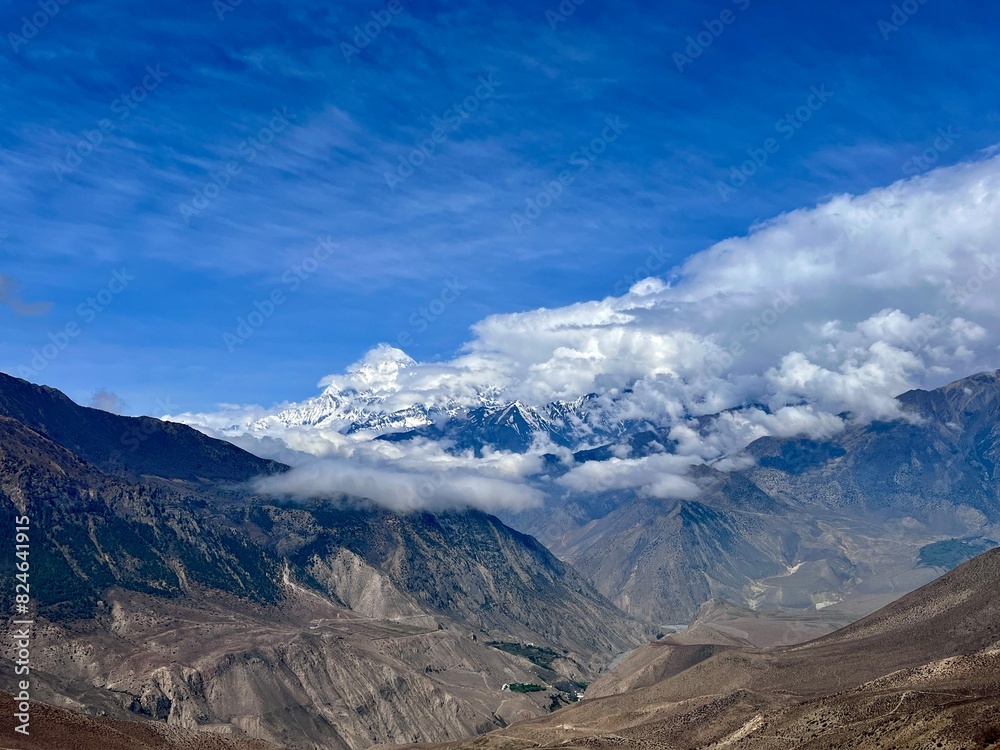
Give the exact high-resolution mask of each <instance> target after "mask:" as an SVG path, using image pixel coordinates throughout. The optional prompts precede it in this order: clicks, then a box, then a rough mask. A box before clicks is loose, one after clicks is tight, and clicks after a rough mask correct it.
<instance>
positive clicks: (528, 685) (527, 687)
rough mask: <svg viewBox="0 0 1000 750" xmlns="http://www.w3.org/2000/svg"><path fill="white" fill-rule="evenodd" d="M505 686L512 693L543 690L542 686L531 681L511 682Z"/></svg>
mask: <svg viewBox="0 0 1000 750" xmlns="http://www.w3.org/2000/svg"><path fill="white" fill-rule="evenodd" d="M507 687H508V688H509V689H510V692H512V693H540V692H542V691H543V690H545V688H544V687H542V686H541V685H536V684H535V683H533V682H512V683H510V685H508V686H507Z"/></svg>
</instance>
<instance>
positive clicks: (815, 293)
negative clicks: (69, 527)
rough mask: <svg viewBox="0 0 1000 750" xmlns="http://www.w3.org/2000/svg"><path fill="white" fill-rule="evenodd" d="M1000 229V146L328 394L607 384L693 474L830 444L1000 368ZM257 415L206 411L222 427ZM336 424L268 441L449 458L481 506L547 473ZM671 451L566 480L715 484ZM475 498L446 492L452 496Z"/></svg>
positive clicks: (333, 474) (669, 487) (330, 476)
mask: <svg viewBox="0 0 1000 750" xmlns="http://www.w3.org/2000/svg"><path fill="white" fill-rule="evenodd" d="M998 236H1000V157H992V158H989V159H985V160H983V161H978V162H972V163H967V164H961V165H958V166H955V167H949V168H944V169H939V170H936V171H934V172H931V173H928V174H927V175H924V176H921V177H917V178H913V179H909V180H906V181H901V182H899V183H896V184H895V185H893V186H890V187H888V188H885V189H881V190H875V191H872V192H870V193H868V194H866V195H862V196H849V195H841V196H836V197H834V198H832V199H830V200H829V201H828V202H826V203H824V204H822V205H820V206H817V207H814V208H809V209H800V210H797V211H792V212H790V213H787V214H783V215H781V216H778V217H776V218H774V219H773V220H771V221H768V222H766V223H764V224H761V225H757V226H755V227H753V229H752V230H751V232H750V233H749V234H748V235H747V236H744V237H734V238H730V239H726V240H724V241H722V242H719V243H718V244H716V245H714V246H712V247H710V248H708V249H707V250H705V251H703V252H701V253H698V254H696V255H694V256H692V257H691V258H689V259H688V260H687V261H686V262H685V263H684V264H682V265H681V266H680V267H678V268H676V269H673V270H672V271H671V272H670V273H669V274H668V275H667V276H666V277H665V278H667V279H669V282H667V281H664V280H663V279H658V278H654V279H647V280H645V281H639V282H637V283H636V284H634V285H633V286H632V288H631V289H630V290H629V292H628V293H626V294H624V295H623V296H621V297H608V298H606V299H603V300H595V301H589V302H580V303H578V304H574V305H569V306H566V307H561V308H557V309H539V310H532V311H529V312H521V313H513V314H504V315H492V316H490V317H488V318H486V319H484V320H482V321H480V322H479V323H477V324H476V325H475V326H473V328H472V338H471V340H470V341H469V342H468V343H467V344H466V345H465V346H464V347H463V350H462V351H461V353H460V355H459V356H457V357H456V358H454V359H452V360H451V361H446V362H434V363H418V362H414V361H413V360H411V359H409V358H408V357H407V356H406V355H405V354H404V353H403V352H401V351H399V350H398V349H394V348H392V347H387V346H381V347H377V348H376V349H374V350H372V351H371V352H369V354H368V355H367V356H366V357H365V358H364V359H362V360H361V361H360V362H359V363H358V364H357V365H355V366H354V367H352V368H350V369H349V371H348V372H347V373H344V374H342V375H334V376H329V377H327V378H324V379H323V381H322V383H321V385H323V386H325V387H327V391H326V394H325V396H326V397H327V398H328V400H329V399H331V398H332V399H338V398H340V399H346V400H347V401H349V402H350V403H349V406H351V407H352V408H353V407H357V408H360V409H361V410H362V411H366V412H370V411H386V412H388V411H395V410H400V409H407V408H410V407H413V406H414V405H415V404H416V405H419V404H425V405H427V404H434V405H438V406H451V407H455V406H457V405H460V404H473V403H477V402H478V400H479V399H480V397H481V395H482V394H483V393H484V392H490V393H494V394H497V395H499V396H501V397H502V398H505V399H509V400H513V399H515V398H517V399H520V400H522V401H524V402H527V403H530V404H535V405H540V404H544V403H547V402H550V401H553V400H556V399H573V398H576V397H579V396H583V395H584V394H588V393H594V392H596V393H599V394H605V395H606V396H607V397H608V398H607V399H605V401H604V402H602V403H600V404H598V406H599V407H600V408H604V409H606V410H608V411H609V414H608V417H609V418H614V419H625V418H646V419H651V420H654V421H658V422H659V423H661V424H664V425H670V426H671V427H672V432H671V438H672V439H673V440H675V441H676V442H677V445H678V448H677V451H678V453H679V454H681V459H680V460H681V461H682V462H683V461H686V462H687V464H686V465H690V464H691V463H698V462H703V461H712V460H716V459H718V458H719V457H721V456H725V455H730V454H732V453H733V452H735V451H738V450H739V449H740V448H741V447H743V446H745V445H746V444H747V443H748V442H750V441H751V440H753V439H755V438H757V437H760V436H762V435H768V434H770V435H780V436H792V435H799V434H802V435H812V436H818V437H831V436H833V435H836V434H837V433H838V432H839V431H841V430H842V429H843V428H844V424H845V423H844V419H843V418H841V417H840V416H838V415H840V414H842V413H844V412H848V413H849V414H850V415H851V418H853V419H860V420H870V419H876V418H891V417H893V416H898V415H899V411H898V403H897V402H896V401H895V400H894V398H893V397H894V396H895V395H897V394H899V393H900V392H903V391H905V390H908V389H910V388H913V387H933V386H937V385H940V384H942V383H943V382H946V381H947V380H949V379H952V378H957V377H961V376H964V375H967V374H970V373H971V372H975V371H978V370H986V369H995V368H996V367H997V356H998V355H997V351H998V346H1000V325H998V322H1000V320H998V319H1000V295H998V294H997V293H996V289H997V278H998V273H1000V251H998V249H997V247H996V237H998ZM626 389H628V390H627V392H626ZM359 399H360V400H359ZM359 404H360V406H358V405H359ZM754 404H756V405H760V406H759V407H753V406H748V405H754ZM312 406H315V404H313V405H312ZM740 406H747V408H742V409H740V410H739V411H736V412H731V413H727V414H725V415H723V416H722V417H720V418H718V419H716V420H715V421H714V423H712V426H711V428H708V429H706V428H705V427H704V426H701V427H699V426H698V425H696V424H695V423H693V422H692V421H690V420H691V418H692V417H696V416H699V415H711V414H716V413H718V412H721V411H723V410H726V409H730V408H733V407H740ZM303 408H311V407H310V405H303ZM254 412H255V410H254V409H250V410H248V413H254ZM345 413H346V412H345ZM352 413H353V412H352ZM238 414H239V412H238V410H237V411H234V410H232V409H229V410H227V411H225V413H224V415H211V416H206V415H201V416H196V415H194V416H193V415H188V421H193V422H198V421H200V422H202V423H203V424H207V425H209V426H213V427H216V428H217V429H221V425H222V424H223V423H226V422H229V423H230V424H234V422H232V420H233V419H234V418H235V415H238ZM346 418H347V417H345V419H346ZM338 425H339V426H338ZM328 427H329V429H316V428H315V427H303V428H302V429H297V428H296V429H285V428H282V429H280V430H276V431H275V429H276V428H274V425H273V424H270V425H269V426H268V428H267V430H266V432H268V434H274V435H276V436H278V437H280V438H281V439H282V440H284V441H285V442H286V443H287V444H288V445H289V446H290V447H292V448H294V449H296V450H301V451H305V452H307V453H310V454H314V455H327V456H336V457H338V460H339V459H342V458H344V457H348V458H354V459H356V458H358V457H361V456H363V457H365V460H369V461H373V462H378V465H379V466H381V467H383V468H384V469H385V472H386V473H384V476H385V477H387V478H384V479H376V480H374V481H375V485H374V486H375V487H376V489H378V492H379V493H380V494H383V495H386V496H392V495H393V493H394V492H395V489H393V487H394V485H393V486H389V485H392V484H393V482H396V481H399V482H403V479H401V478H398V477H395V475H394V474H393V473H392V472H395V471H400V472H405V473H406V474H407V475H408V476H409V475H412V476H417V477H423V476H425V475H426V472H427V464H426V463H425V462H426V461H427V460H429V459H432V460H433V461H434V462H436V463H435V470H437V469H438V468H440V469H441V470H442V471H444V473H446V474H450V475H451V476H452V477H453V478H454V482H457V483H458V485H461V486H462V487H463V490H464V491H465V492H466V493H467V494H468V496H469V497H470V498H474V500H473V501H470V502H475V503H482V504H484V505H483V506H482V507H488V506H489V504H490V503H497V504H499V505H500V506H501V507H512V506H511V505H510V504H511V503H514V504H516V503H517V502H521V500H519V499H517V498H516V497H514V496H512V495H507V494H506V492H507V490H506V489H503V490H501V489H500V487H499V485H494V483H496V482H500V483H517V482H521V481H522V479H521V478H523V477H528V476H531V475H532V472H533V470H534V469H535V468H537V466H534V465H532V466H529V464H531V463H532V462H535V463H537V455H533V456H529V457H518V458H516V459H515V458H510V457H504V456H499V457H498V456H496V455H494V456H489V457H486V458H483V459H473V458H472V457H454V456H450V454H447V453H446V452H445V451H443V450H442V449H441V446H432V447H428V446H427V445H421V444H419V443H417V442H411V443H406V444H399V443H393V444H389V443H381V444H376V443H372V442H368V437H369V436H365V435H360V436H359V435H353V436H348V435H342V434H340V432H339V431H338V430H339V429H340V428H341V427H342V424H341V423H337V424H332V423H331V424H330V425H328ZM564 458H565V457H564ZM671 459H672V457H662V456H654V457H650V458H648V459H628V458H624V459H623V458H616V459H614V460H611V461H607V462H604V463H603V464H600V465H597V464H588V465H585V466H580V467H577V468H574V469H573V470H571V471H570V472H569V473H568V474H566V475H565V476H564V477H563V478H562V479H560V480H559V484H560V485H561V486H562V487H565V488H568V489H571V490H574V491H587V489H588V487H591V486H592V485H591V483H592V482H597V481H599V482H601V483H602V484H601V486H607V487H614V488H626V487H632V488H641V489H642V491H643V492H645V493H647V494H650V495H653V496H657V497H684V496H686V495H687V494H689V493H691V492H694V491H696V488H695V487H694V485H693V484H691V483H690V482H689V481H688V480H686V479H685V478H684V468H683V467H682V466H680V465H674V463H672V460H671ZM505 462H506V467H507V471H508V474H507V475H506V476H501V475H502V474H503V470H502V467H504V466H505ZM331 466H332V467H333V468H332V469H318V468H315V467H314V468H312V469H309V471H310V472H313V473H312V474H308V475H307V474H305V473H301V472H300V474H299V476H301V477H303V479H302V482H303V486H309V487H315V488H319V487H320V486H321V485H322V486H325V485H323V482H326V483H327V484H329V485H331V486H332V485H333V484H336V483H340V486H342V487H345V488H346V487H352V488H354V489H361V488H360V485H359V482H362V480H361V479H359V475H358V474H357V470H355V469H351V468H350V467H348V466H345V465H344V464H342V463H334V464H331ZM469 472H472V473H469ZM476 472H481V473H476ZM307 476H308V477H311V478H310V479H308V481H307V480H306V477H307ZM365 476H368V475H365ZM476 477H479V478H482V479H483V481H486V480H489V487H486V486H480V485H478V484H476V483H474V482H473V480H474V479H475V478H476ZM364 481H365V482H367V481H368V480H367V479H365V480H364ZM449 486H454V483H453V484H452V485H449ZM383 489H385V491H384V492H383ZM345 491H346V490H345ZM459 494H461V493H459V492H457V491H454V492H452V491H451V490H449V491H447V492H445V491H442V492H439V493H436V494H435V495H434V500H433V503H441V502H446V500H447V498H452V499H453V500H454V499H455V498H457V497H458V495H459ZM529 495H530V497H531V500H530V502H535V501H537V496H535V495H533V494H531V493H529ZM522 499H523V498H522ZM386 502H390V503H391V502H394V501H392V500H391V499H390V500H386Z"/></svg>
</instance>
